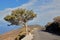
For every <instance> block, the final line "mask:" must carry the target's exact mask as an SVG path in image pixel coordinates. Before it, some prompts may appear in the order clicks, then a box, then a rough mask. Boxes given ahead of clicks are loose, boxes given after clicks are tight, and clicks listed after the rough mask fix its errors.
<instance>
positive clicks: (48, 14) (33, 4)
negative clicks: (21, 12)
mask: <svg viewBox="0 0 60 40" xmlns="http://www.w3.org/2000/svg"><path fill="white" fill-rule="evenodd" d="M48 1H49V0H47V1H45V0H43V1H42V2H41V0H30V2H28V3H26V4H23V5H21V6H19V7H16V8H9V9H5V10H4V11H0V16H1V17H2V16H5V15H7V14H8V13H10V12H11V10H14V9H17V8H27V9H33V10H34V11H35V12H36V13H37V18H35V20H32V22H31V23H33V24H35V23H36V24H42V25H43V24H46V23H47V22H49V21H52V20H53V18H54V17H55V16H60V0H50V2H48ZM1 17H0V18H1Z"/></svg>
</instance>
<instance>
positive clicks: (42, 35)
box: [33, 30, 60, 40]
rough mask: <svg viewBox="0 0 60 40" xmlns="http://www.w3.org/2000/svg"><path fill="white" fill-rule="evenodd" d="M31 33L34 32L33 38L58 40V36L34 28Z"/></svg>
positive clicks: (34, 39)
mask: <svg viewBox="0 0 60 40" xmlns="http://www.w3.org/2000/svg"><path fill="white" fill-rule="evenodd" d="M33 34H34V38H33V40H60V36H56V35H53V34H50V33H47V32H43V31H37V30H35V31H34V32H33Z"/></svg>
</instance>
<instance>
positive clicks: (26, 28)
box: [25, 23, 28, 35]
mask: <svg viewBox="0 0 60 40" xmlns="http://www.w3.org/2000/svg"><path fill="white" fill-rule="evenodd" d="M25 30H26V35H27V34H28V26H27V24H26V23H25Z"/></svg>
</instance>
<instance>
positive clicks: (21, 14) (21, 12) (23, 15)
mask: <svg viewBox="0 0 60 40" xmlns="http://www.w3.org/2000/svg"><path fill="white" fill-rule="evenodd" d="M34 17H36V14H34V12H33V11H32V10H26V9H16V10H13V11H12V13H11V15H7V16H6V17H5V18H4V19H5V20H6V21H8V22H10V23H11V24H14V25H19V24H20V22H23V23H26V22H27V21H29V20H32V19H33V18H34Z"/></svg>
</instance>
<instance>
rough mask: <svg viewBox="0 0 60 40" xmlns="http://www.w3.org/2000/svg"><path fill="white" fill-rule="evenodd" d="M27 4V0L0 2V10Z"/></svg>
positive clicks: (3, 0)
mask: <svg viewBox="0 0 60 40" xmlns="http://www.w3.org/2000/svg"><path fill="white" fill-rule="evenodd" d="M27 2H29V0H0V10H4V9H6V8H14V7H18V6H21V5H22V4H24V3H27Z"/></svg>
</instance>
